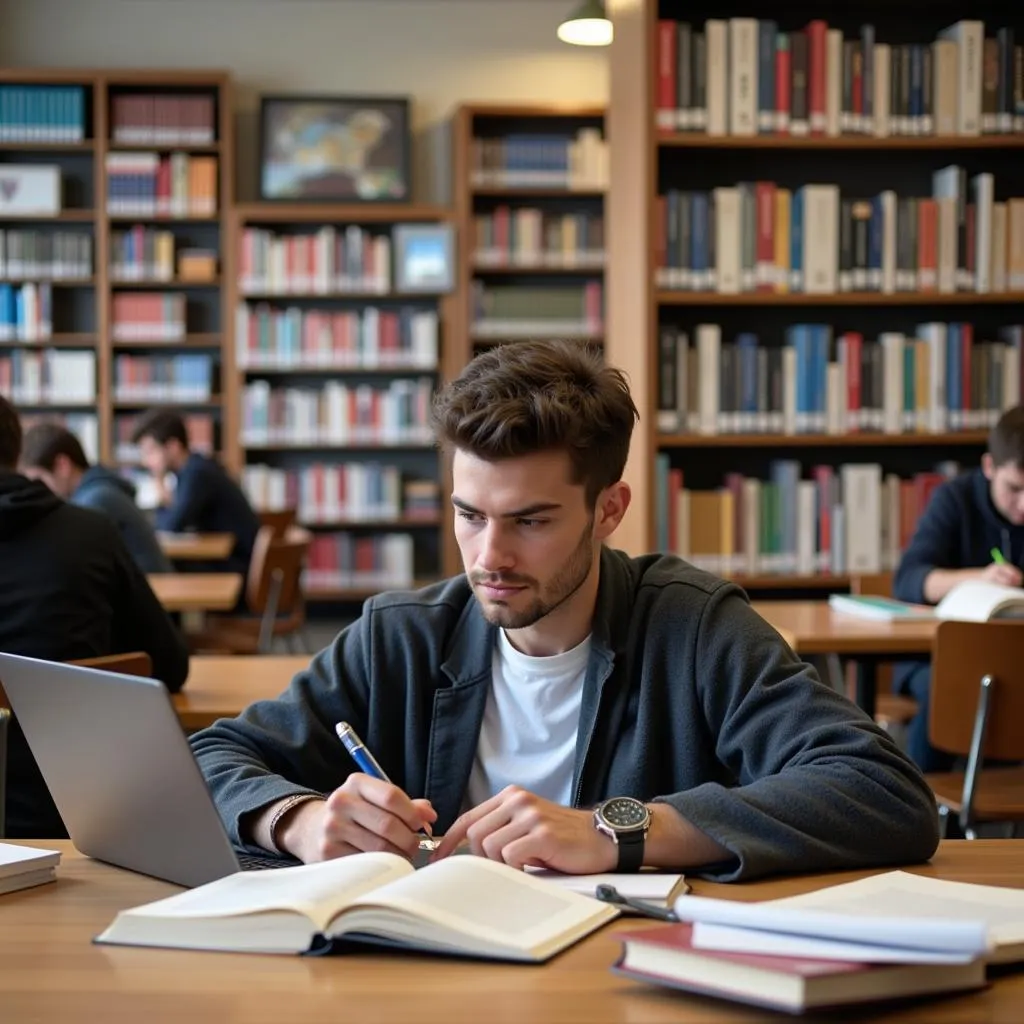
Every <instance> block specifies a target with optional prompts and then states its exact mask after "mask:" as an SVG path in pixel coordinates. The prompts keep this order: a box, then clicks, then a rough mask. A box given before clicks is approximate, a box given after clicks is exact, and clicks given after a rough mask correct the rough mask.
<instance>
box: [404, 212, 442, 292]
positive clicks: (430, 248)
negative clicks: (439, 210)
mask: <svg viewBox="0 0 1024 1024" xmlns="http://www.w3.org/2000/svg"><path fill="white" fill-rule="evenodd" d="M392 240H393V244H394V260H395V291H396V292H401V293H404V294H414V293H416V292H425V293H433V294H437V293H441V292H450V291H452V289H453V288H454V287H455V233H454V231H453V230H452V226H451V224H396V225H395V226H394V228H393V230H392Z"/></svg>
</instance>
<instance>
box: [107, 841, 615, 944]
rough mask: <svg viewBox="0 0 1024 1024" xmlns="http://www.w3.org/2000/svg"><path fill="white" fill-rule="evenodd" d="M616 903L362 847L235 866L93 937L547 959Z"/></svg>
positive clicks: (487, 867) (466, 862) (459, 864)
mask: <svg viewBox="0 0 1024 1024" xmlns="http://www.w3.org/2000/svg"><path fill="white" fill-rule="evenodd" d="M616 913H617V911H616V909H615V908H614V907H612V906H609V905H608V904H605V903H600V902H598V901H597V900H595V899H592V898H590V897H589V896H582V895H580V894H578V893H575V892H571V891H569V890H567V889H564V888H562V887H560V886H555V885H551V884H550V883H549V882H545V881H542V880H540V879H536V878H532V877H531V876H530V875H528V874H526V873H525V872H522V871H516V870H515V869H514V868H510V867H508V866H507V865H505V864H498V863H496V862H494V861H489V860H486V859H484V858H480V857H452V858H450V859H446V860H442V861H438V862H437V863H435V864H431V865H429V866H427V867H424V868H420V869H419V870H418V871H416V870H414V869H413V867H412V866H411V865H410V864H409V862H408V861H406V860H404V859H403V858H401V857H397V856H394V855H393V854H388V853H363V854H356V855H354V856H351V857H344V858H341V859H339V860H333V861H326V862H324V863H322V864H303V865H300V866H299V867H294V868H281V869H279V870H277V871H249V872H239V873H237V874H234V875H228V876H227V877H226V878H220V879H218V880H217V881H215V882H210V883H208V884H207V885H202V886H199V887H198V888H195V889H191V890H189V891H187V892H183V893H179V894H178V895H176V896H170V897H168V898H167V899H162V900H157V901H156V902H155V903H147V904H145V905H144V906H141V907H135V908H134V909H131V910H123V911H121V912H120V913H119V914H118V915H117V917H116V918H115V919H114V921H113V923H112V924H111V925H110V927H108V928H107V929H106V931H104V932H103V933H102V934H101V935H99V936H97V938H96V941H97V942H104V943H114V944H124V945H138V946H169V947H176V948H181V949H211V950H226V951H234V952H251V953H302V952H306V951H312V950H315V949H317V948H322V947H323V946H324V945H325V944H327V943H329V942H330V940H332V939H338V938H345V939H355V940H362V941H367V942H376V943H383V944H386V945H397V946H402V947H404V948H407V949H416V950H423V951H426V952H436V953H453V954H460V955H465V956H478V957H490V958H496V959H503V960H525V961H542V960H547V959H548V958H550V957H552V956H554V955H555V954H556V953H558V952H560V951H561V950H563V949H565V948H566V947H567V946H570V945H572V944H573V943H574V942H577V941H578V940H579V939H581V938H583V937H584V936H585V935H588V934H589V933H590V932H592V931H594V930H595V929H597V928H599V927H600V926H601V925H602V924H604V923H605V922H606V921H609V920H611V919H612V918H613V917H615V916H616Z"/></svg>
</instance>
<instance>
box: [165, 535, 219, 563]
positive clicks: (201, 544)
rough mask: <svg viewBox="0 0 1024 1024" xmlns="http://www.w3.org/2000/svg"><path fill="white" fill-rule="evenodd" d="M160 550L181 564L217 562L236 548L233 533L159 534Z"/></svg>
mask: <svg viewBox="0 0 1024 1024" xmlns="http://www.w3.org/2000/svg"><path fill="white" fill-rule="evenodd" d="M156 536H157V540H158V541H159V542H160V549H161V550H162V551H163V553H164V554H165V555H166V556H167V557H168V558H172V559H175V560H176V561H179V562H191V561H199V562H217V561H220V560H222V559H224V558H227V557H228V555H230V554H231V549H232V548H233V547H234V546H235V536H234V534H232V533H157V535H156Z"/></svg>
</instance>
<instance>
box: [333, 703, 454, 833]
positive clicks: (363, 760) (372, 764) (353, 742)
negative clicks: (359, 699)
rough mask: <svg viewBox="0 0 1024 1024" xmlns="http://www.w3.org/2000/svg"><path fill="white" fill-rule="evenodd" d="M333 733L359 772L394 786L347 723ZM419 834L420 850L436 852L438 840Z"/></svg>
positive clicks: (335, 728)
mask: <svg viewBox="0 0 1024 1024" xmlns="http://www.w3.org/2000/svg"><path fill="white" fill-rule="evenodd" d="M334 731H335V732H336V733H337V734H338V739H339V740H341V742H342V743H343V744H344V745H345V749H346V750H347V751H348V752H349V754H351V755H352V760H353V761H355V763H356V764H357V765H358V766H359V770H360V771H361V772H363V773H364V774H366V775H371V776H373V778H375V779H380V780H381V781H382V782H387V783H389V784H391V785H394V783H392V782H391V780H390V779H389V778H388V775H387V772H385V771H384V769H383V768H381V766H380V765H379V764H378V763H377V759H376V758H375V757H374V756H373V754H371V753H370V751H369V750H368V749H367V747H366V744H365V743H363V741H362V740H361V739H360V738H359V736H358V734H357V733H356V731H355V729H353V728H352V726H351V725H349V724H348V722H338V724H337V725H336V726H335V727H334ZM420 833H421V834H422V836H423V838H422V839H421V840H420V849H421V850H430V851H434V850H436V849H437V847H438V845H439V843H440V840H439V839H434V838H432V837H431V835H430V834H429V833H428V832H427V831H426V829H420Z"/></svg>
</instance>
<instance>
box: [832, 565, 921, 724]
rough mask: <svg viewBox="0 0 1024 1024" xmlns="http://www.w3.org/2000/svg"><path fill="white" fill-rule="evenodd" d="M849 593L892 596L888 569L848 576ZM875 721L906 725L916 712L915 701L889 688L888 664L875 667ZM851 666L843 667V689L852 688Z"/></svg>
mask: <svg viewBox="0 0 1024 1024" xmlns="http://www.w3.org/2000/svg"><path fill="white" fill-rule="evenodd" d="M850 593H851V594H860V595H864V596H870V597H892V573H891V572H878V573H864V574H862V575H860V576H854V577H852V578H851V580H850ZM877 679H878V683H877V685H878V693H877V695H876V697H875V721H876V722H877V723H878V724H879V725H880V726H881V727H882V728H883V729H886V730H891V729H893V728H894V727H901V726H906V725H907V723H908V722H909V721H910V720H911V719H912V718H913V717H914V715H916V714H917V701H916V700H914V699H913V698H911V697H904V696H902V695H901V694H898V693H893V692H892V666H891V665H880V666H879V668H878V676H877ZM853 687H854V684H853V676H852V666H848V668H847V692H848V693H852V692H853Z"/></svg>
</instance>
